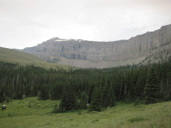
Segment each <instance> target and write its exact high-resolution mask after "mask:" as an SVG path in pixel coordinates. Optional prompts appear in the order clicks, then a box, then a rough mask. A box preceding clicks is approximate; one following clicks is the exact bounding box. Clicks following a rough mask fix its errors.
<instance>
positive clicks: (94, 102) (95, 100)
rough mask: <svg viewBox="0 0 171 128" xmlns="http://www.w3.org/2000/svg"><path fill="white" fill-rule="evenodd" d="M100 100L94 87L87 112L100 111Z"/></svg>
mask: <svg viewBox="0 0 171 128" xmlns="http://www.w3.org/2000/svg"><path fill="white" fill-rule="evenodd" d="M101 105H102V99H101V93H100V90H99V88H98V87H97V86H96V87H95V88H94V90H93V94H92V98H91V105H90V108H89V111H101Z"/></svg>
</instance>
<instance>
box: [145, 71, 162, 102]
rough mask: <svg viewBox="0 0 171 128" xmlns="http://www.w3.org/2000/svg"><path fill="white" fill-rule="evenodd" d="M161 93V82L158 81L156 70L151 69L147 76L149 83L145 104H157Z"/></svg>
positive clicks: (147, 84) (147, 83)
mask: <svg viewBox="0 0 171 128" xmlns="http://www.w3.org/2000/svg"><path fill="white" fill-rule="evenodd" d="M159 91H160V87H159V80H158V79H157V76H156V74H155V71H154V69H151V70H150V72H149V74H148V76H147V82H146V86H145V89H144V94H145V104H150V103H156V102H157V101H158V98H159Z"/></svg>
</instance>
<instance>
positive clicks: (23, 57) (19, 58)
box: [0, 47, 68, 68]
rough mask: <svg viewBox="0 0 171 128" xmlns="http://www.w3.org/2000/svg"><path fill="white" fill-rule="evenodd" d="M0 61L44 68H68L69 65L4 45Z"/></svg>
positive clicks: (0, 48) (1, 49)
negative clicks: (46, 60)
mask: <svg viewBox="0 0 171 128" xmlns="http://www.w3.org/2000/svg"><path fill="white" fill-rule="evenodd" d="M0 61H3V62H9V63H18V64H20V65H34V66H39V67H43V68H68V66H62V65H60V64H53V63H48V62H45V61H43V60H41V59H39V58H37V57H36V56H33V55H30V54H27V53H24V52H21V51H17V50H13V49H7V48H2V47H0Z"/></svg>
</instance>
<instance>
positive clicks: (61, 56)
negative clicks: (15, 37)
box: [23, 25, 171, 68]
mask: <svg viewBox="0 0 171 128" xmlns="http://www.w3.org/2000/svg"><path fill="white" fill-rule="evenodd" d="M23 51H24V52H27V53H30V54H34V55H36V56H38V57H40V58H42V59H44V60H47V61H51V60H57V62H58V63H62V64H68V65H72V66H77V67H83V68H88V67H91V68H93V67H96V68H104V67H112V66H115V65H117V63H118V62H119V63H118V64H122V65H126V64H137V63H140V62H141V61H143V60H142V59H140V58H148V57H150V56H155V57H157V58H161V57H162V56H166V55H170V54H171V53H170V51H171V25H167V26H164V27H161V29H159V30H156V31H154V32H147V33H145V34H143V35H138V36H136V37H133V38H131V39H129V40H121V41H114V42H95V41H84V40H73V39H72V40H63V39H59V38H52V39H50V40H48V41H46V42H43V43H42V44H39V45H37V46H35V47H31V48H25V49H24V50H23ZM74 61H75V62H77V63H76V64H75V62H74ZM128 61H129V63H127V62H128ZM83 63H84V64H83ZM85 63H86V64H87V65H86V66H85Z"/></svg>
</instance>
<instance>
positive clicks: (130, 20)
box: [0, 0, 171, 48]
mask: <svg viewBox="0 0 171 128" xmlns="http://www.w3.org/2000/svg"><path fill="white" fill-rule="evenodd" d="M170 6H171V1H170V0H157V1H156V0H119V1H118V0H34V1H33V0H0V15H1V17H0V33H1V34H0V46H3V47H9V48H24V47H28V46H34V45H36V44H38V43H41V42H43V41H45V40H48V39H49V38H52V37H56V36H57V37H60V38H76V39H86V40H96V41H111V40H120V39H129V38H130V37H132V36H136V35H137V34H142V33H145V32H147V31H153V30H155V29H159V28H160V27H161V26H163V25H166V24H170V23H171V16H170V12H171V8H170Z"/></svg>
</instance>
